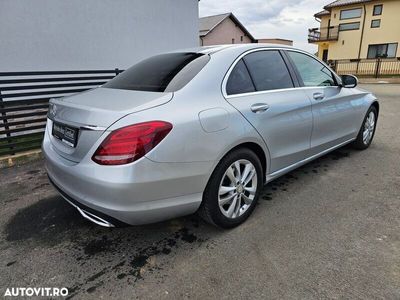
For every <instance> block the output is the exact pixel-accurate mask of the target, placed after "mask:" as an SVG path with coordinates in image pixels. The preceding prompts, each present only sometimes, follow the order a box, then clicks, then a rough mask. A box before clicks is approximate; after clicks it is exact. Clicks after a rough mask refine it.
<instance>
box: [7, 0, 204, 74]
mask: <svg viewBox="0 0 400 300" xmlns="http://www.w3.org/2000/svg"><path fill="white" fill-rule="evenodd" d="M197 20H198V0H152V1H146V0H129V1H125V0H114V1H110V0H85V1H82V0H68V1H64V0H36V1H26V0H1V1H0V40H1V42H0V53H1V55H0V71H3V72H4V71H30V70H34V71H39V70H40V71H46V70H77V69H78V70H82V69H114V68H116V67H118V68H121V69H124V68H127V67H129V66H131V65H132V64H134V63H136V62H137V61H139V60H142V59H143V58H145V57H148V56H151V55H154V54H157V53H160V52H165V51H170V50H175V49H178V48H189V47H195V46H198V22H197Z"/></svg>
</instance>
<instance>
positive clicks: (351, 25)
mask: <svg viewBox="0 0 400 300" xmlns="http://www.w3.org/2000/svg"><path fill="white" fill-rule="evenodd" d="M357 29H360V22H354V23H343V24H339V31H347V30H357Z"/></svg>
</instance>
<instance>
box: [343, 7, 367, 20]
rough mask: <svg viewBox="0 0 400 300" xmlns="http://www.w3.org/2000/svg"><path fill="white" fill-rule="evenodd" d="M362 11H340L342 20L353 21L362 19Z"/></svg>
mask: <svg viewBox="0 0 400 300" xmlns="http://www.w3.org/2000/svg"><path fill="white" fill-rule="evenodd" d="M361 14H362V9H361V8H354V9H344V10H341V11H340V20H346V19H353V18H359V17H361Z"/></svg>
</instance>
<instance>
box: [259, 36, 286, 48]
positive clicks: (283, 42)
mask: <svg viewBox="0 0 400 300" xmlns="http://www.w3.org/2000/svg"><path fill="white" fill-rule="evenodd" d="M258 43H267V44H279V45H287V46H293V41H292V40H287V39H280V38H272V39H258Z"/></svg>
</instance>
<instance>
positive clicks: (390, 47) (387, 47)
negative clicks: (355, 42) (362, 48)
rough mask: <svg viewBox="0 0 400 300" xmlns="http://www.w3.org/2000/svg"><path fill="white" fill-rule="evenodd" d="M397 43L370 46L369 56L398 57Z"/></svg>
mask: <svg viewBox="0 0 400 300" xmlns="http://www.w3.org/2000/svg"><path fill="white" fill-rule="evenodd" d="M396 52H397V43H391V44H378V45H369V46H368V55H367V58H380V57H383V58H385V57H388V58H389V57H396Z"/></svg>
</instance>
